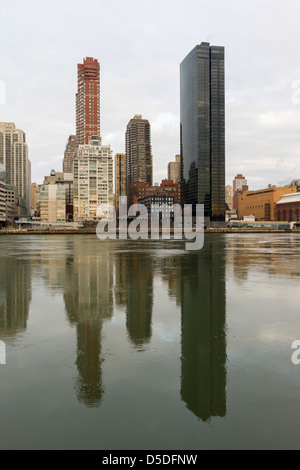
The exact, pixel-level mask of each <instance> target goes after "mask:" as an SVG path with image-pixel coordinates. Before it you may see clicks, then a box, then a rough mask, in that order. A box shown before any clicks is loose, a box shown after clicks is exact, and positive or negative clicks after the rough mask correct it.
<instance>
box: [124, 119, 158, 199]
mask: <svg viewBox="0 0 300 470" xmlns="http://www.w3.org/2000/svg"><path fill="white" fill-rule="evenodd" d="M126 164H127V195H128V197H129V194H130V185H132V184H133V183H149V184H150V185H151V186H152V184H153V158H152V149H151V127H150V123H149V121H148V120H146V119H143V117H142V116H141V115H140V114H136V115H135V116H134V118H133V119H131V120H130V121H129V123H128V126H127V131H126ZM128 202H129V204H130V205H131V204H132V203H133V201H130V197H129V201H128Z"/></svg>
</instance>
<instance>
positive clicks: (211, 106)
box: [180, 42, 225, 222]
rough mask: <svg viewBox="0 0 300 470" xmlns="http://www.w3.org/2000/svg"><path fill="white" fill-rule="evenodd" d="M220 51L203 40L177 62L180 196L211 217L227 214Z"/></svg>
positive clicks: (222, 218) (220, 48) (222, 81)
mask: <svg viewBox="0 0 300 470" xmlns="http://www.w3.org/2000/svg"><path fill="white" fill-rule="evenodd" d="M224 55H225V53H224V47H218V46H210V44H209V43H206V42H203V43H201V45H198V46H196V47H195V48H194V49H193V50H192V51H191V52H190V53H189V54H188V55H187V57H186V58H185V59H184V61H183V62H182V63H181V67H180V78H181V86H180V90H181V91H180V93H181V97H180V99H181V156H182V162H181V181H182V196H183V198H182V202H183V203H184V204H193V205H194V206H195V205H196V204H204V206H205V217H206V221H209V219H210V221H212V222H215V221H224V220H225V73H224Z"/></svg>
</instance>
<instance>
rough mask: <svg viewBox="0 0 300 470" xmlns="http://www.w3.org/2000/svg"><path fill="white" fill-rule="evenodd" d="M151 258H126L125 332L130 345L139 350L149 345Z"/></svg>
mask: <svg viewBox="0 0 300 470" xmlns="http://www.w3.org/2000/svg"><path fill="white" fill-rule="evenodd" d="M153 271H154V263H153V258H152V256H149V255H147V254H144V253H132V254H131V255H130V257H128V258H127V276H126V279H127V299H126V319H127V322H126V323H127V331H128V335H129V338H130V340H131V341H132V343H133V344H134V345H135V346H136V347H138V348H140V347H141V346H143V345H145V344H147V343H150V341H151V336H152V309H153V295H154V294H153Z"/></svg>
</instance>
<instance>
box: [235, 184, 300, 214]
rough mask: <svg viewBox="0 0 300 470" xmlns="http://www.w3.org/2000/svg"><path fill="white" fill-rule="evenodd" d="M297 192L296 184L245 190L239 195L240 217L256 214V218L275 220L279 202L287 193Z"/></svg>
mask: <svg viewBox="0 0 300 470" xmlns="http://www.w3.org/2000/svg"><path fill="white" fill-rule="evenodd" d="M296 192H297V187H296V186H293V187H290V188H287V187H277V186H272V185H269V187H268V188H265V189H260V190H258V191H244V192H243V193H242V194H239V195H238V218H239V219H242V218H243V217H244V216H247V215H254V216H255V219H256V220H266V221H275V220H276V215H275V211H276V204H277V202H278V201H280V199H281V197H282V196H284V195H285V194H291V193H296Z"/></svg>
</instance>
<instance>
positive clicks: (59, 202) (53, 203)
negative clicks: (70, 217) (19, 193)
mask: <svg viewBox="0 0 300 470" xmlns="http://www.w3.org/2000/svg"><path fill="white" fill-rule="evenodd" d="M40 215H41V221H42V222H49V223H56V222H65V221H66V189H65V187H64V185H63V184H47V185H46V186H45V187H44V190H43V191H41V193H40Z"/></svg>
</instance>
